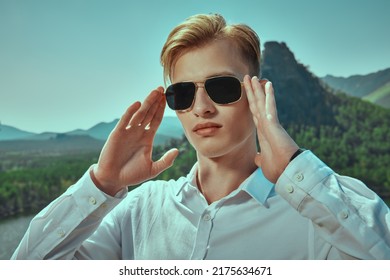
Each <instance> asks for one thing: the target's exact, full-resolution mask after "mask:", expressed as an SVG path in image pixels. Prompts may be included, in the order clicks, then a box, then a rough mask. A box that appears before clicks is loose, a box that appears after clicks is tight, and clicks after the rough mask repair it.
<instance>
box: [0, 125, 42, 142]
mask: <svg viewBox="0 0 390 280" xmlns="http://www.w3.org/2000/svg"><path fill="white" fill-rule="evenodd" d="M33 135H35V134H34V133H32V132H27V131H24V130H20V129H18V128H16V127H12V126H9V125H4V124H0V141H3V140H13V139H23V138H27V137H30V136H33Z"/></svg>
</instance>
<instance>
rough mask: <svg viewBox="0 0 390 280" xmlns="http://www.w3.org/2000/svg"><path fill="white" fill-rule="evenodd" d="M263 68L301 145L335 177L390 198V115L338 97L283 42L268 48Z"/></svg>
mask: <svg viewBox="0 0 390 280" xmlns="http://www.w3.org/2000/svg"><path fill="white" fill-rule="evenodd" d="M262 67H263V68H262V69H263V75H262V76H263V77H265V78H268V79H269V80H271V81H272V82H273V84H274V87H275V95H276V101H277V105H278V113H279V118H280V121H281V123H282V124H283V125H284V126H285V127H286V129H287V130H288V131H289V133H290V134H291V135H292V137H293V138H294V139H295V140H296V141H297V143H298V144H299V145H300V146H302V147H306V148H308V149H311V150H312V151H313V152H314V153H316V154H317V155H318V156H319V157H320V158H321V159H322V160H323V161H324V162H326V163H327V164H328V165H329V166H330V167H332V168H333V169H334V170H335V171H336V172H338V173H341V174H345V175H349V176H352V177H356V178H359V179H361V180H363V181H364V182H365V183H366V184H368V185H369V186H371V187H372V188H373V189H375V190H378V191H379V192H381V193H389V191H390V173H389V172H388V166H390V141H389V139H390V110H387V109H384V108H381V107H380V106H377V105H374V104H371V103H368V102H365V101H362V100H361V99H359V98H355V97H349V96H347V95H345V94H341V93H339V94H334V93H333V91H332V90H329V89H328V88H327V87H326V86H324V84H323V81H322V80H320V79H319V78H318V77H316V76H314V75H313V74H312V73H310V72H309V71H308V70H307V68H306V67H305V66H304V65H302V64H300V63H298V62H297V61H296V59H295V57H294V54H293V53H292V52H291V51H290V50H289V49H288V47H287V45H286V44H284V43H277V42H268V43H266V44H265V49H264V51H263V64H262ZM386 73H387V71H386Z"/></svg>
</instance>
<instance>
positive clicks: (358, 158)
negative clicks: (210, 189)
mask: <svg viewBox="0 0 390 280" xmlns="http://www.w3.org/2000/svg"><path fill="white" fill-rule="evenodd" d="M339 97H340V99H339V100H341V101H340V102H341V103H339V104H338V105H337V106H335V107H334V108H333V110H334V116H335V119H336V122H337V125H322V126H318V127H317V126H310V125H297V124H287V125H286V126H285V127H286V129H287V131H288V132H289V133H290V135H291V136H292V137H293V138H294V139H295V140H296V142H297V143H298V144H299V145H300V146H301V147H304V148H306V149H310V150H312V151H313V152H314V153H315V154H316V155H317V156H318V157H319V158H321V159H322V160H323V161H324V162H325V163H327V164H328V165H329V166H330V167H331V168H333V169H334V170H335V171H336V172H337V173H339V174H343V175H349V176H352V177H356V178H358V179H361V180H362V181H364V182H365V183H366V184H367V185H368V186H369V187H370V188H372V189H373V190H375V191H376V192H377V193H378V194H379V195H380V196H382V197H383V198H384V199H385V200H386V201H387V202H389V194H390V169H389V165H390V141H389V139H390V129H389V127H390V110H386V109H383V108H380V107H378V106H376V105H372V104H368V103H366V102H362V101H361V100H359V99H356V98H350V97H346V96H344V95H340V96H339ZM171 147H176V148H179V150H180V155H179V157H178V158H177V159H176V161H175V164H174V166H173V167H171V168H170V169H168V170H166V171H165V172H163V173H162V174H160V175H159V176H158V177H157V179H163V180H168V179H175V178H178V177H180V176H183V175H185V174H186V173H187V172H188V171H189V170H190V168H191V167H192V165H193V164H194V162H195V161H196V153H195V150H194V149H193V148H192V147H191V145H190V144H189V143H188V142H187V140H186V139H185V138H183V139H181V140H175V139H173V140H171V141H170V142H169V143H168V144H166V145H164V146H157V147H155V149H154V156H153V157H154V158H157V157H160V156H161V155H162V154H163V153H164V152H165V151H166V150H168V149H169V148H171ZM98 155H99V151H96V152H88V153H84V154H83V153H74V154H63V155H41V154H34V153H31V154H25V153H20V154H18V153H8V154H7V153H5V152H3V153H2V154H0V217H1V218H4V217H8V216H12V215H16V214H30V213H36V212H37V211H39V210H41V209H42V208H43V207H44V206H46V205H47V204H48V203H49V202H50V201H52V200H53V199H55V198H56V197H57V196H58V195H60V194H61V193H62V192H64V191H65V190H66V188H68V187H69V186H70V185H72V184H73V183H75V182H76V181H77V180H78V179H79V178H80V177H81V176H82V175H83V174H84V172H85V171H86V170H87V169H88V167H89V166H90V165H91V164H93V163H95V162H96V161H97V159H98Z"/></svg>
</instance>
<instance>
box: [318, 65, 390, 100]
mask: <svg viewBox="0 0 390 280" xmlns="http://www.w3.org/2000/svg"><path fill="white" fill-rule="evenodd" d="M322 80H323V81H324V82H325V83H326V84H327V85H329V86H330V87H331V88H333V89H334V90H336V91H342V92H344V93H346V94H348V95H350V96H355V97H359V98H363V99H364V100H367V101H370V102H372V103H375V104H378V105H380V106H383V107H385V108H390V68H388V69H385V70H381V71H378V72H375V73H370V74H367V75H353V76H350V77H347V78H343V77H335V76H332V75H327V76H325V77H323V78H322Z"/></svg>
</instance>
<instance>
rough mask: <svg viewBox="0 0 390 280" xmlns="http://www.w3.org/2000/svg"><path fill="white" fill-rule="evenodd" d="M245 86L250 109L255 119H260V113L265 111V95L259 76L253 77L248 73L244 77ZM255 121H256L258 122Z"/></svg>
mask: <svg viewBox="0 0 390 280" xmlns="http://www.w3.org/2000/svg"><path fill="white" fill-rule="evenodd" d="M244 87H245V91H246V95H247V98H248V103H249V109H250V110H251V112H252V114H253V117H254V119H257V121H259V120H260V118H261V116H260V113H261V112H263V111H264V107H265V106H264V102H265V95H264V92H263V91H262V88H261V85H260V83H259V80H258V79H257V77H253V78H252V79H251V78H250V77H249V76H248V75H246V76H245V77H244ZM257 121H255V123H256V122H257Z"/></svg>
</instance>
